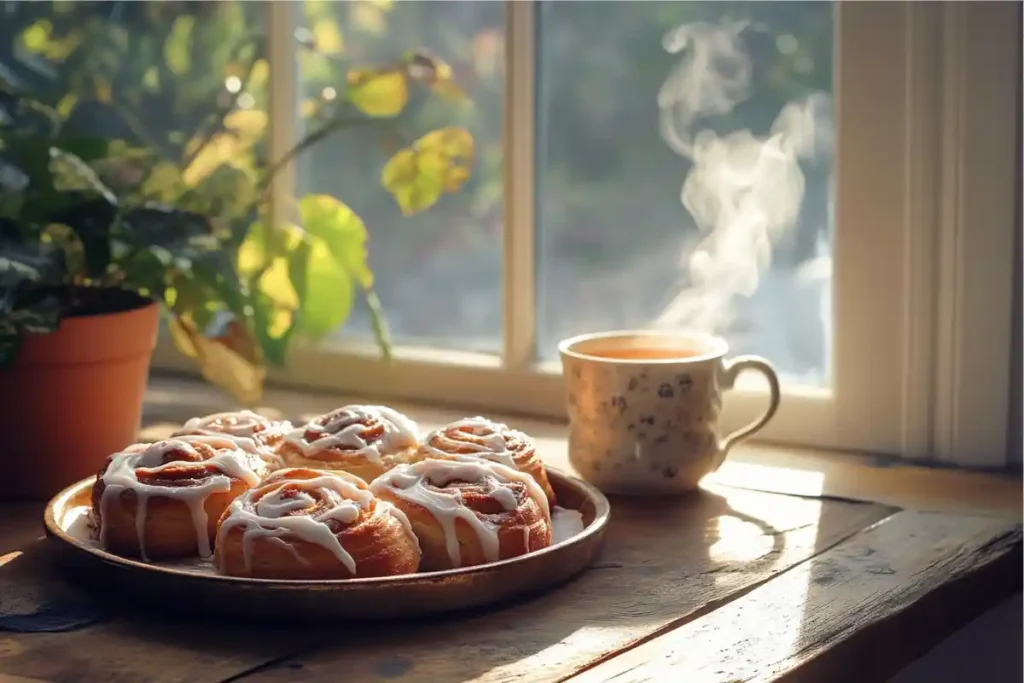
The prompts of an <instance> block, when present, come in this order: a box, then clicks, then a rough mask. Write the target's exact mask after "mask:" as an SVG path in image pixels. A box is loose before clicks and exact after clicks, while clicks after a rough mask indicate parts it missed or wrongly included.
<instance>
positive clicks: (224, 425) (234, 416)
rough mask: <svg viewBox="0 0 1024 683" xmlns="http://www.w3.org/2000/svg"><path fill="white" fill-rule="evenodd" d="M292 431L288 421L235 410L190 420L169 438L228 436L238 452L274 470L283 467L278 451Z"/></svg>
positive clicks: (248, 411)
mask: <svg viewBox="0 0 1024 683" xmlns="http://www.w3.org/2000/svg"><path fill="white" fill-rule="evenodd" d="M293 429H294V427H293V426H292V423H291V422H288V421H287V420H270V419H268V418H266V417H263V416H262V415H259V414H257V413H254V412H252V411H251V410H238V411H233V412H224V413H212V414H210V415H206V416H204V417H193V418H191V419H190V420H188V421H187V422H185V424H184V425H182V427H181V429H178V430H177V431H175V432H174V433H173V434H172V435H171V436H172V437H174V436H189V435H198V436H227V437H229V438H231V439H233V440H234V441H235V443H237V444H238V447H239V448H241V449H243V450H245V451H247V452H249V453H254V454H256V455H259V456H260V457H261V458H263V459H264V460H265V461H266V462H267V464H268V465H270V466H271V467H275V468H276V467H280V466H281V465H282V464H283V463H282V459H281V456H280V455H278V452H277V451H278V448H279V447H280V445H281V443H282V442H283V441H284V437H285V436H286V435H287V434H288V433H290V432H291V431H292V430H293Z"/></svg>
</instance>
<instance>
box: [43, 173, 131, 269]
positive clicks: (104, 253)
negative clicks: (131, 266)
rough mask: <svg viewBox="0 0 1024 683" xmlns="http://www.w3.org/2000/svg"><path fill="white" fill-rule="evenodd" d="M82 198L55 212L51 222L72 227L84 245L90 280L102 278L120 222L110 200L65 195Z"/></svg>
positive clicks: (80, 195)
mask: <svg viewBox="0 0 1024 683" xmlns="http://www.w3.org/2000/svg"><path fill="white" fill-rule="evenodd" d="M65 195H66V196H68V197H72V196H74V197H77V198H80V199H79V201H77V202H74V203H72V204H70V205H69V206H68V207H67V208H65V209H63V210H61V211H58V212H55V213H54V214H53V215H52V216H50V217H49V222H52V223H60V224H62V225H66V226H68V227H69V228H71V229H72V230H73V231H74V233H75V235H77V236H78V239H79V240H80V241H81V243H82V249H83V251H84V253H85V266H86V270H87V272H88V274H89V275H90V276H91V277H95V278H98V277H102V276H103V274H104V273H106V272H107V266H109V265H110V259H111V233H112V230H113V227H114V222H115V221H116V220H117V206H115V205H114V204H112V203H111V202H110V198H109V197H105V196H101V197H89V196H88V195H87V194H85V193H77V192H76V193H65Z"/></svg>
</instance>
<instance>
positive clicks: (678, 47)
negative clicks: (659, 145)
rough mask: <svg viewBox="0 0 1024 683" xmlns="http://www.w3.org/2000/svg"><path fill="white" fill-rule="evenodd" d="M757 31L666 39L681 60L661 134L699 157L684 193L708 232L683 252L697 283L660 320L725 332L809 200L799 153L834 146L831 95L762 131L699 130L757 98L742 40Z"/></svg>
mask: <svg viewBox="0 0 1024 683" xmlns="http://www.w3.org/2000/svg"><path fill="white" fill-rule="evenodd" d="M749 30H753V29H751V27H750V25H749V23H748V22H737V21H724V22H722V23H720V24H717V25H712V24H707V23H703V22H701V23H693V24H686V25H684V26H681V27H679V28H677V29H675V30H673V31H671V32H669V33H668V34H667V35H666V36H665V37H664V39H663V46H664V48H665V49H666V50H667V51H668V52H670V53H672V54H682V59H681V61H680V62H679V64H678V65H677V66H676V68H675V70H674V71H673V72H672V73H671V74H670V75H669V77H668V78H667V79H666V81H665V83H664V84H663V85H662V87H661V90H660V92H659V93H658V108H659V110H660V112H661V121H660V124H661V135H662V138H663V139H664V140H665V141H666V142H667V143H668V144H669V146H670V147H671V148H672V149H673V150H675V151H676V152H677V153H678V154H680V155H681V156H683V157H686V158H688V159H690V160H691V161H692V162H693V167H692V169H691V170H690V173H689V175H687V177H686V180H685V182H684V183H683V189H682V195H681V199H682V202H683V206H685V207H686V209H687V210H688V211H689V212H690V214H691V215H692V216H693V219H694V221H695V222H696V224H697V226H698V227H699V228H700V230H701V232H702V233H704V237H703V239H701V241H700V242H699V243H698V244H697V246H696V248H695V249H694V250H693V251H692V252H691V253H689V254H687V253H684V254H682V257H681V260H680V267H681V268H682V269H683V270H684V272H685V271H687V270H688V272H689V282H688V283H687V282H684V283H681V286H680V291H679V293H678V294H676V295H675V296H674V298H673V299H672V300H671V301H670V302H669V303H668V305H667V306H666V307H665V308H664V309H663V310H662V312H661V313H660V314H659V316H658V318H657V319H656V321H655V326H658V327H685V328H686V329H690V330H695V331H705V332H720V331H721V330H722V329H723V328H725V327H726V326H727V325H729V323H730V322H731V320H732V312H731V302H732V298H733V297H734V296H735V295H737V294H739V295H743V296H751V295H752V294H753V293H754V292H755V291H756V290H757V286H758V281H759V279H760V277H761V274H762V273H763V272H764V271H765V270H766V269H767V268H768V267H769V266H770V264H771V256H772V246H773V245H774V244H775V243H777V242H778V240H779V238H780V237H781V236H782V235H783V234H785V233H786V231H788V230H789V229H791V228H792V227H793V226H794V225H795V224H796V221H797V217H798V216H799V213H800V206H801V204H802V201H803V197H804V175H803V172H802V171H801V169H800V164H799V162H800V160H801V159H809V158H811V157H813V156H814V155H816V154H819V153H821V152H823V151H825V150H826V149H828V148H830V147H831V145H832V138H833V135H832V130H831V128H830V121H831V117H830V111H829V107H830V106H831V105H830V101H829V99H828V98H827V97H825V96H823V95H813V96H811V97H809V98H807V99H805V100H802V101H797V102H790V103H789V104H787V105H786V106H785V107H783V109H782V111H781V112H780V113H779V115H778V117H777V118H776V119H775V122H774V124H773V125H772V127H771V130H770V132H769V133H768V134H767V135H766V136H764V137H758V136H757V135H755V134H754V133H752V132H751V131H749V130H741V131H737V132H733V133H729V134H728V135H725V136H724V137H719V136H718V135H717V134H716V133H714V132H712V131H710V130H701V131H699V132H694V128H695V127H696V126H697V124H699V122H700V121H701V119H704V118H706V117H711V116H721V115H724V114H728V113H729V112H730V111H732V109H733V108H734V107H735V106H736V105H737V104H739V103H741V102H743V101H744V100H746V99H747V98H748V97H749V94H750V86H751V77H752V67H751V63H750V57H749V56H748V54H747V52H746V49H745V46H744V43H743V39H742V34H743V33H745V32H747V31H749Z"/></svg>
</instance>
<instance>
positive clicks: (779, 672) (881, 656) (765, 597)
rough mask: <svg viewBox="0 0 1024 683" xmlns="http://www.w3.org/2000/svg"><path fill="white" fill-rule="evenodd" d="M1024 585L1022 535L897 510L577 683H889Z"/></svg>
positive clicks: (1006, 527) (986, 522)
mask: <svg viewBox="0 0 1024 683" xmlns="http://www.w3.org/2000/svg"><path fill="white" fill-rule="evenodd" d="M1020 585H1021V528H1020V527H1019V526H1017V525H1013V524H1007V523H1005V522H1001V521H999V520H993V519H987V518H979V517H960V516H951V515H942V514H928V513H917V512H901V513H898V514H896V515H894V516H893V517H890V518H889V519H887V520H885V521H883V522H881V523H880V524H878V525H877V526H875V527H872V528H870V529H868V530H865V531H864V532H862V533H860V534H857V535H856V536H854V537H853V538H851V539H849V540H847V541H844V542H843V543H841V544H839V545H838V546H836V547H835V548H833V549H832V550H829V551H826V552H824V553H822V554H821V555H819V556H817V557H815V558H814V559H812V560H810V561H808V562H805V563H803V564H801V565H799V566H798V567H795V568H793V569H791V570H790V571H788V572H786V573H785V574H783V575H782V576H780V577H778V578H776V579H774V580H772V581H770V582H769V583H767V584H765V585H764V586H761V587H760V588H758V589H756V590H754V591H751V592H750V593H749V594H747V595H745V596H744V597H742V598H740V599H738V600H736V601H734V602H732V603H730V604H728V605H725V606H723V607H721V608H720V609H718V610H716V611H715V612H713V613H711V614H709V615H707V616H705V617H703V618H701V619H699V620H696V621H694V622H692V623H689V624H687V625H685V626H683V627H681V628H679V629H676V630H674V631H672V632H670V633H667V634H665V635H663V636H660V637H658V638H655V639H653V640H651V641H649V642H647V643H645V644H643V645H641V646H639V647H637V648H635V649H633V650H631V651H629V652H627V653H625V654H623V655H621V656H619V657H616V658H614V659H612V660H610V661H607V662H605V663H603V664H600V665H598V666H596V667H595V668H593V669H591V670H589V671H586V672H584V673H582V674H581V675H579V676H576V677H574V678H572V679H571V681H572V683H597V682H598V681H612V680H614V681H615V682H616V683H638V682H640V681H687V683H694V682H699V683H719V682H720V683H740V682H741V681H787V682H791V681H829V682H830V683H832V682H835V683H842V682H844V681H850V682H851V683H853V682H856V683H872V682H873V681H885V680H887V679H888V678H889V677H890V676H892V675H893V674H895V673H896V672H897V671H899V670H900V669H901V668H902V667H903V666H905V665H906V664H908V663H909V662H911V661H912V660H914V659H915V658H917V657H918V656H920V655H921V654H923V653H924V652H925V651H927V649H928V648H930V647H931V646H932V645H934V644H936V643H937V642H938V641H939V640H940V639H941V638H943V637H944V636H946V635H948V634H949V633H950V632H952V631H953V630H955V629H956V628H958V627H959V626H962V625H963V624H965V623H966V622H967V621H968V620H970V619H971V618H973V617H975V616H977V615H978V614H980V613H982V612H983V611H985V610H986V609H988V608H989V607H991V606H993V605H995V604H996V603H997V602H999V601H1000V600H1003V599H1005V598H1007V597H1009V596H1010V595H1012V594H1014V593H1015V592H1017V591H1019V590H1020Z"/></svg>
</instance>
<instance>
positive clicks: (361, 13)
mask: <svg viewBox="0 0 1024 683" xmlns="http://www.w3.org/2000/svg"><path fill="white" fill-rule="evenodd" d="M349 7H350V12H351V14H350V17H351V18H352V22H353V23H354V24H355V25H356V26H358V27H359V28H360V29H361V30H362V31H364V32H366V33H372V34H374V35H380V34H381V33H383V31H384V13H383V12H381V10H380V8H379V7H377V6H376V5H373V4H370V3H368V2H354V3H352V4H351V5H349Z"/></svg>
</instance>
